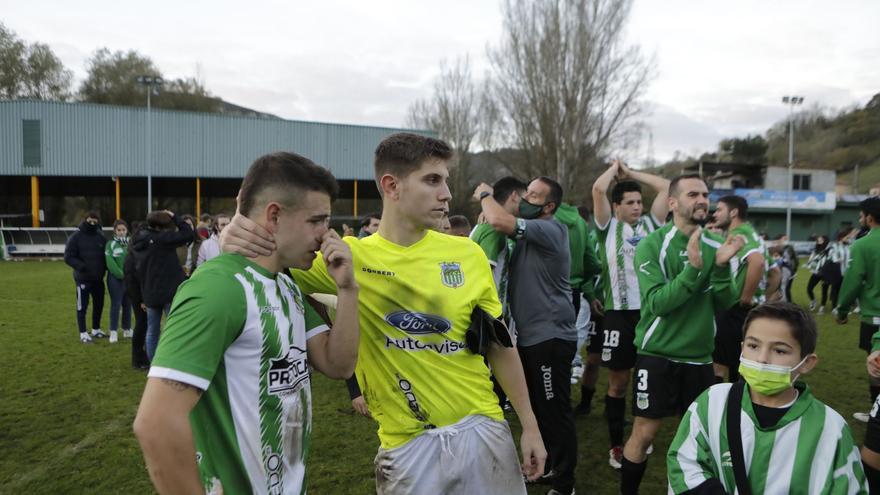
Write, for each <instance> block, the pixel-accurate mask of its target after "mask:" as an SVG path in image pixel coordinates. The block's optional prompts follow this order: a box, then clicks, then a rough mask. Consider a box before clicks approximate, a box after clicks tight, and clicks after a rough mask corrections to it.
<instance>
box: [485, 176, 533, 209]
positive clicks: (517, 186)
mask: <svg viewBox="0 0 880 495" xmlns="http://www.w3.org/2000/svg"><path fill="white" fill-rule="evenodd" d="M528 187H529V186H528V184H526V183H525V182H523V181H521V180H519V179H517V178H516V177H514V176H512V175H508V176H507V177H502V178H500V179H498V180H496V181H495V183H494V184H492V198H493V199H494V200H495V201H497V202H498V204H504V202H505V201H507V199H508V198H510V195H511V194H513V193H515V192H522V191H525V190H526V188H528Z"/></svg>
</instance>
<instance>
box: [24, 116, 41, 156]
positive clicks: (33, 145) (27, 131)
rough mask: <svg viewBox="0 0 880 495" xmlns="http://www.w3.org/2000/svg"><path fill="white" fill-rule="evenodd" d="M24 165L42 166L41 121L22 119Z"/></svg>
mask: <svg viewBox="0 0 880 495" xmlns="http://www.w3.org/2000/svg"><path fill="white" fill-rule="evenodd" d="M21 150H22V165H24V166H25V167H40V166H42V164H43V163H42V140H41V139H40V121H39V120H22V121H21Z"/></svg>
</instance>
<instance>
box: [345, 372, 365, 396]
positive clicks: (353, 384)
mask: <svg viewBox="0 0 880 495" xmlns="http://www.w3.org/2000/svg"><path fill="white" fill-rule="evenodd" d="M345 385H346V386H348V397H349V398H350V399H351V400H355V399H357V398H358V397H360V396H361V395H363V394H362V393H361V387H360V386H359V385H358V381H357V377H356V376H354V375H351V378H349V379H348V380H345Z"/></svg>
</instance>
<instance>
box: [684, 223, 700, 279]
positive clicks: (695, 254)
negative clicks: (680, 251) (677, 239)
mask: <svg viewBox="0 0 880 495" xmlns="http://www.w3.org/2000/svg"><path fill="white" fill-rule="evenodd" d="M702 233H703V229H701V228H700V227H697V228H695V229H694V232H693V233H692V234H691V238H690V239H688V245H687V254H688V263H690V264H691V266H692V267H694V268H696V269H697V270H701V269H702V268H703V253H702V251H700V235H701V234H702Z"/></svg>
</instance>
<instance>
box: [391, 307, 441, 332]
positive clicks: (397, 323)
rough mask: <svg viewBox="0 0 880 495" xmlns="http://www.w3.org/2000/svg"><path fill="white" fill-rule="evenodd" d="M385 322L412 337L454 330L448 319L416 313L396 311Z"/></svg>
mask: <svg viewBox="0 0 880 495" xmlns="http://www.w3.org/2000/svg"><path fill="white" fill-rule="evenodd" d="M385 321H386V322H388V324H389V325H391V326H393V327H395V328H398V329H400V330H403V331H404V332H406V333H408V334H411V335H425V334H432V333H437V334H444V333H446V332H448V331H449V329H450V328H452V323H450V322H449V320H447V319H446V318H443V317H440V316H437V315H429V314H425V313H416V312H414V311H395V312H394V313H390V314H387V315H385Z"/></svg>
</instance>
